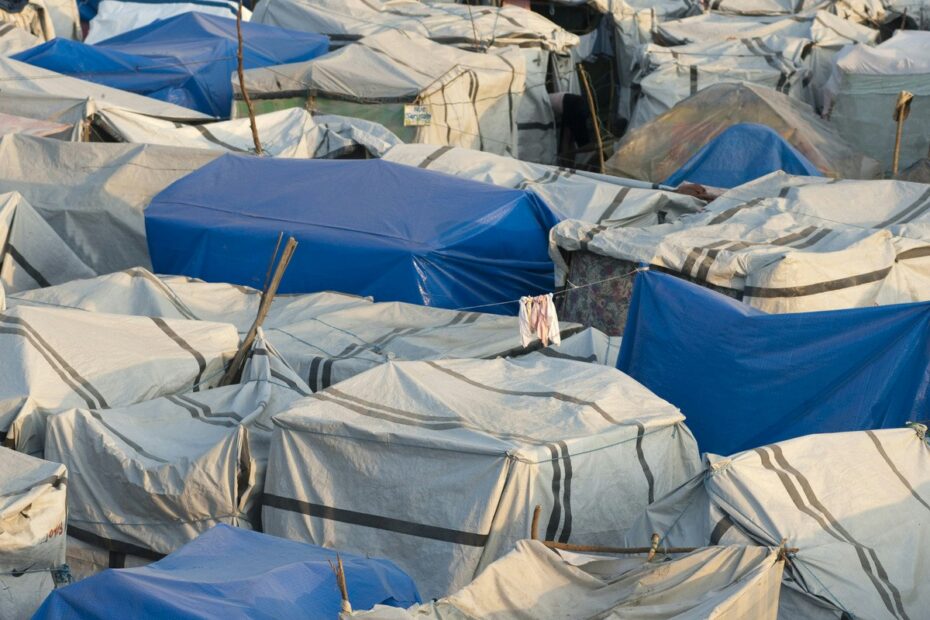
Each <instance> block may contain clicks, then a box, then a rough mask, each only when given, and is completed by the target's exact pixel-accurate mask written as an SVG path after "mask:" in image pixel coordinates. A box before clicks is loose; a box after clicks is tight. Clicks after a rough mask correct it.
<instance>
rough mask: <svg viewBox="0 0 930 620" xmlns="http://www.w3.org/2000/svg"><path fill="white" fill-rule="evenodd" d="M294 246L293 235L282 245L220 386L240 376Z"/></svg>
mask: <svg viewBox="0 0 930 620" xmlns="http://www.w3.org/2000/svg"><path fill="white" fill-rule="evenodd" d="M280 241H281V239H280V237H279V238H278V242H279V243H280ZM296 248H297V240H296V239H294V237H290V238H289V239H288V240H287V243H286V244H285V245H284V251H283V252H282V253H281V260H280V261H278V266H277V268H276V269H275V271H274V276H273V277H272V278H271V282H269V283H268V286H267V287H266V288H265V290H264V291H262V299H261V302H260V303H259V305H258V314H257V315H256V316H255V321H253V322H252V327H250V328H249V332H248V334H246V337H245V339H244V340H243V341H242V344H241V345H239V350H238V351H236V356H235V357H234V358H233V361H232V363H231V364H230V365H229V368H228V369H226V374H224V375H223V378H222V379H220V382H219V385H220V386H224V385H231V384H233V383H236V382H237V381H239V379H240V378H241V376H242V368H243V367H244V366H245V360H246V358H247V357H248V355H249V351H250V350H251V348H252V343H253V342H254V341H255V336H256V334H257V333H258V328H259V327H261V326H262V323H264V322H265V317H266V316H268V311H269V310H270V309H271V302H272V300H274V296H275V294H276V293H277V292H278V286H279V285H280V284H281V279H282V278H284V272H285V271H286V270H287V266H288V264H290V262H291V258H293V256H294V250H295V249H296ZM275 255H277V247H275ZM274 259H275V256H272V259H271V260H272V262H273V261H274Z"/></svg>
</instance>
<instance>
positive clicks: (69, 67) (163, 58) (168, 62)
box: [13, 13, 329, 117]
mask: <svg viewBox="0 0 930 620" xmlns="http://www.w3.org/2000/svg"><path fill="white" fill-rule="evenodd" d="M242 37H243V41H244V45H243V66H244V67H245V68H246V69H251V68H256V67H266V66H269V65H279V64H284V63H290V62H299V61H304V60H310V59H312V58H316V57H317V56H320V55H322V54H325V53H326V52H327V51H328V50H329V39H328V38H327V37H325V36H323V35H319V34H314V33H308V32H297V31H292V30H284V29H282V28H277V27H275V26H267V25H265V24H257V23H255V24H253V23H249V22H245V23H243V24H242ZM237 48H238V40H237V38H236V20H234V19H227V18H225V17H217V16H215V15H206V14H204V13H184V14H182V15H177V16H175V17H171V18H169V19H163V20H158V21H156V22H153V23H151V24H149V25H148V26H144V27H142V28H137V29H135V30H131V31H130V32H126V33H123V34H121V35H119V36H116V37H113V38H111V39H107V40H106V41H101V42H100V43H98V44H96V45H86V44H84V43H79V42H77V41H71V40H68V39H53V40H51V41H49V42H47V43H43V44H42V45H37V46H36V47H33V48H31V49H28V50H26V51H23V52H20V53H19V54H16V55H15V56H13V58H15V59H16V60H20V61H22V62H25V63H29V64H31V65H34V66H36V67H42V68H44V69H49V70H51V71H57V72H58V73H63V74H65V75H70V76H73V77H77V78H81V79H84V80H88V81H90V82H95V83H97V84H103V85H105V86H110V87H113V88H119V89H122V90H127V91H130V92H133V93H137V94H140V95H146V96H149V97H153V98H155V99H160V100H162V101H167V102H170V103H173V104H176V105H180V106H184V107H186V108H191V109H193V110H197V111H199V112H203V113H205V114H209V115H211V116H216V117H227V116H229V113H230V109H231V107H232V95H233V92H232V75H233V73H235V71H236V51H237Z"/></svg>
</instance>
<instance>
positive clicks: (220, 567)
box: [33, 525, 420, 620]
mask: <svg viewBox="0 0 930 620" xmlns="http://www.w3.org/2000/svg"><path fill="white" fill-rule="evenodd" d="M339 557H341V558H342V561H343V564H344V565H345V576H346V586H347V590H348V593H349V602H350V603H351V605H352V608H353V609H358V610H363V609H371V608H372V607H374V606H375V605H377V604H383V605H391V606H394V607H409V606H411V605H414V604H416V603H419V602H420V595H419V594H418V593H417V588H416V586H415V585H414V583H413V580H412V579H410V577H409V576H407V574H406V573H404V572H403V571H402V570H401V569H399V568H398V567H397V566H396V565H395V564H394V563H393V562H390V561H388V560H379V559H372V558H366V557H363V556H359V555H355V554H352V553H339ZM330 561H332V562H335V561H336V552H335V551H332V550H330V549H324V548H323V547H317V546H315V545H308V544H305V543H299V542H294V541H291V540H284V539H283V538H276V537H274V536H268V535H266V534H260V533H258V532H253V531H250V530H244V529H239V528H235V527H230V526H228V525H217V526H216V527H214V528H213V529H211V530H209V531H207V532H205V533H203V534H201V535H200V536H199V537H198V538H196V539H195V540H193V541H191V542H190V543H188V544H186V545H184V546H183V547H181V548H180V549H178V550H177V551H175V552H174V553H172V554H171V555H169V556H167V557H165V558H164V559H162V560H159V561H158V562H155V563H153V564H149V565H148V566H143V567H141V568H125V569H119V570H113V569H110V570H105V571H103V572H102V573H100V574H98V575H95V576H93V577H89V578H87V579H85V580H83V581H79V582H78V583H75V584H72V585H70V586H67V587H64V588H61V589H58V590H55V591H54V592H52V593H51V594H50V595H49V597H48V598H47V599H46V600H45V602H44V603H43V604H42V606H41V607H40V608H39V610H38V611H37V612H36V614H35V616H33V618H34V620H64V619H65V618H82V619H83V620H98V619H99V620H104V619H110V618H146V619H148V620H155V619H161V618H164V619H166V620H167V619H169V618H170V619H172V620H176V619H178V618H268V619H271V618H337V617H338V616H339V611H340V609H341V607H342V596H341V595H340V593H339V589H338V586H337V585H336V577H335V574H334V573H333V569H332V568H331V566H330Z"/></svg>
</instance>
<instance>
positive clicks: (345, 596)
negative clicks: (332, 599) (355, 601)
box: [329, 553, 352, 614]
mask: <svg viewBox="0 0 930 620" xmlns="http://www.w3.org/2000/svg"><path fill="white" fill-rule="evenodd" d="M329 566H330V568H332V569H333V572H334V573H336V585H337V586H338V587H339V594H340V595H341V596H342V613H344V614H350V613H352V604H351V603H350V602H349V589H348V588H347V587H346V571H345V567H344V566H343V565H342V556H340V555H339V554H338V553H337V554H336V564H335V565H333V562H332V560H330V562H329Z"/></svg>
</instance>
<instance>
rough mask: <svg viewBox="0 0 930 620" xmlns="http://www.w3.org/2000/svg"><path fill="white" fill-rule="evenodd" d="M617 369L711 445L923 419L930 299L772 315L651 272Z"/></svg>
mask: <svg viewBox="0 0 930 620" xmlns="http://www.w3.org/2000/svg"><path fill="white" fill-rule="evenodd" d="M617 368H619V369H620V370H622V371H623V372H625V373H627V374H629V375H630V376H632V377H633V378H635V379H636V380H637V381H639V382H640V383H642V384H643V385H645V386H646V387H647V388H649V389H650V390H652V391H653V392H655V393H656V394H658V395H659V396H660V397H662V398H664V399H665V400H667V401H669V402H671V403H672V404H674V405H675V406H677V407H678V408H679V409H681V411H682V413H684V415H685V417H686V418H687V422H686V423H687V425H688V427H689V428H690V429H691V430H692V432H693V433H694V436H695V437H696V438H697V441H698V446H699V447H700V449H701V450H702V451H706V452H713V453H715V454H723V455H727V454H733V453H735V452H738V451H741V450H747V449H751V448H755V447H758V446H762V445H765V444H769V443H772V442H776V441H781V440H783V439H789V438H792V437H798V436H801V435H808V434H811V433H827V432H835V431H852V430H865V429H876V428H894V427H900V426H902V425H904V424H905V423H906V422H908V421H914V420H926V419H927V418H928V417H930V415H928V404H930V403H928V378H930V303H915V304H902V305H894V306H879V307H871V308H854V309H850V310H834V311H829V312H810V313H800V314H766V313H764V312H761V311H759V310H756V309H754V308H751V307H749V306H747V305H745V304H743V303H741V302H739V301H736V300H733V299H730V298H729V297H726V296H725V295H721V294H719V293H716V292H713V291H711V290H708V289H706V288H703V287H700V286H697V285H694V284H691V283H689V282H686V281H683V280H681V279H678V278H675V277H673V276H669V275H665V274H661V273H656V272H652V271H648V272H644V273H639V274H638V275H637V278H636V283H635V287H634V290H633V299H632V301H631V306H630V312H629V316H628V319H627V325H626V330H625V332H624V335H623V342H622V345H621V350H620V359H619V361H618V363H617Z"/></svg>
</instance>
